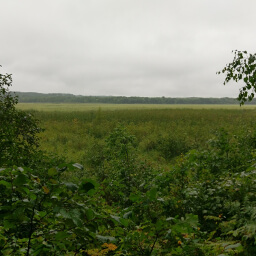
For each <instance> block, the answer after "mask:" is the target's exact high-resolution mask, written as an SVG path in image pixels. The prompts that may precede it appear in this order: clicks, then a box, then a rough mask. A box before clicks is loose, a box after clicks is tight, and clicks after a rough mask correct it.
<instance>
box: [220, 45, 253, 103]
mask: <svg viewBox="0 0 256 256" xmlns="http://www.w3.org/2000/svg"><path fill="white" fill-rule="evenodd" d="M234 54H235V56H234V59H233V62H231V63H229V64H228V65H226V67H224V68H223V70H222V71H219V72H218V74H220V73H221V72H222V73H226V78H225V81H224V84H226V83H228V82H229V81H230V80H234V81H235V82H238V81H240V80H241V81H243V82H244V83H245V85H244V86H243V87H242V88H241V89H240V92H239V95H238V100H239V101H240V105H243V104H244V103H245V102H246V101H252V99H253V98H254V94H255V90H256V54H249V53H247V51H238V50H235V51H234Z"/></svg>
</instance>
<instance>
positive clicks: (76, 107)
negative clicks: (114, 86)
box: [17, 103, 256, 112]
mask: <svg viewBox="0 0 256 256" xmlns="http://www.w3.org/2000/svg"><path fill="white" fill-rule="evenodd" d="M17 107H18V108H19V109H21V110H38V111H69V112H70V111H93V110H98V109H99V108H101V110H104V111H105V110H122V109H241V110H244V109H256V106H255V105H246V106H242V107H240V106H239V104H237V105H214V104H200V105H194V104H193V105H192V104H191V105H190V104H179V105H170V104H169V105H165V104H163V105H158V104H82V103H81V104H68V103H60V104H56V103H19V104H18V105H17Z"/></svg>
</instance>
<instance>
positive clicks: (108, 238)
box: [96, 235, 116, 244]
mask: <svg viewBox="0 0 256 256" xmlns="http://www.w3.org/2000/svg"><path fill="white" fill-rule="evenodd" d="M96 237H97V238H98V240H99V241H100V242H101V243H103V244H104V243H108V242H111V243H114V242H115V241H116V239H115V238H114V237H112V236H100V235H96Z"/></svg>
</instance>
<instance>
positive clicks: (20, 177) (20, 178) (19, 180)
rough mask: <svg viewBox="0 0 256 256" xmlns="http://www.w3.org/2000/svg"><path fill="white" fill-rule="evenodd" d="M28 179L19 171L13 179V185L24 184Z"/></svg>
mask: <svg viewBox="0 0 256 256" xmlns="http://www.w3.org/2000/svg"><path fill="white" fill-rule="evenodd" d="M28 181H29V179H28V178H27V177H26V176H25V175H24V174H22V173H19V174H18V176H17V177H16V179H15V180H14V182H13V184H14V185H15V186H21V185H24V184H26V183H27V182H28Z"/></svg>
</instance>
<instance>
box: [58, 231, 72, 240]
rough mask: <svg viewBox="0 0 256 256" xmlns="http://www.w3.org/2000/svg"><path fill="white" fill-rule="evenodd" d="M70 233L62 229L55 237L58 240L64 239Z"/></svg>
mask: <svg viewBox="0 0 256 256" xmlns="http://www.w3.org/2000/svg"><path fill="white" fill-rule="evenodd" d="M69 236H70V234H68V233H67V232H64V231H60V232H58V233H57V234H56V235H55V239H56V240H62V239H65V238H67V237H69Z"/></svg>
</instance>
